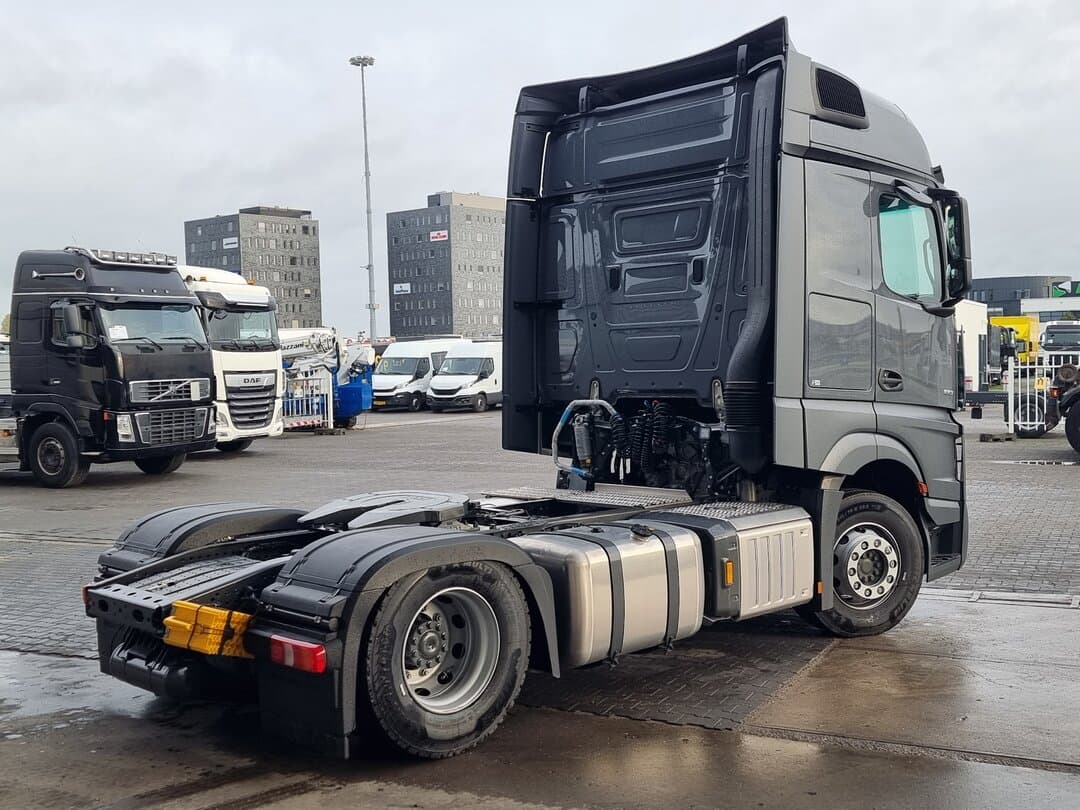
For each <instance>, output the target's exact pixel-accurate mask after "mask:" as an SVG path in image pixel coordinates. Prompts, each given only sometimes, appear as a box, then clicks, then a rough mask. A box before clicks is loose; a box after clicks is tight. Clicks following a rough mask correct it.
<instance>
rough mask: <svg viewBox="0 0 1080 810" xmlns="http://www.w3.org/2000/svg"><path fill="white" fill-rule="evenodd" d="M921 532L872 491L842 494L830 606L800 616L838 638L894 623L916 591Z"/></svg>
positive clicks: (891, 502)
mask: <svg viewBox="0 0 1080 810" xmlns="http://www.w3.org/2000/svg"><path fill="white" fill-rule="evenodd" d="M925 568H926V555H925V552H924V550H923V540H922V535H921V534H920V532H919V529H918V527H917V526H916V525H915V521H914V520H912V518H911V515H909V514H908V513H907V510H906V509H904V507H902V506H901V505H900V504H899V503H897V502H896V501H894V500H893V499H892V498H888V497H886V496H885V495H880V494H878V493H876V492H851V493H848V494H846V495H845V497H844V500H843V503H842V504H841V506H840V514H839V516H838V519H837V523H836V542H835V544H834V546H833V571H832V577H833V593H834V599H833V606H832V608H831V609H829V610H821V611H815V610H812V609H811V608H809V607H808V606H806V605H804V606H802V607H801V608H800V609H799V613H800V615H802V616H803V618H805V619H807V620H809V621H811V622H813V623H814V624H817V625H818V626H820V627H822V628H824V629H825V630H828V631H829V632H830V633H833V634H834V635H837V636H844V637H851V636H873V635H877V634H878V633H884V632H885V631H886V630H889V629H890V628H892V627H894V626H896V625H897V624H898V623H899V622H900V620H901V619H903V618H904V616H906V615H907V612H908V611H909V610H910V609H911V606H912V605H913V604H915V598H916V597H917V596H918V595H919V588H920V587H921V586H922V577H923V571H924V570H925Z"/></svg>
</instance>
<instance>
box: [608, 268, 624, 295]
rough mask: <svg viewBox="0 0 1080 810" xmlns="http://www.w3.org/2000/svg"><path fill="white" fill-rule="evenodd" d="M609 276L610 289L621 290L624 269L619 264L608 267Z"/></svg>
mask: <svg viewBox="0 0 1080 810" xmlns="http://www.w3.org/2000/svg"><path fill="white" fill-rule="evenodd" d="M607 274H608V275H607V283H608V287H610V288H611V289H612V290H617V289H619V287H621V286H622V267H621V266H620V265H617V264H612V265H608V269H607Z"/></svg>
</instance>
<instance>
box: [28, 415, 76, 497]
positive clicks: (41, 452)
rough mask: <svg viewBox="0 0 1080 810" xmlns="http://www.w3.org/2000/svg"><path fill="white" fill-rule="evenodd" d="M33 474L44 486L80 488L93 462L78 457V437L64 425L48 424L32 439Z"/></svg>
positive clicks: (31, 465)
mask: <svg viewBox="0 0 1080 810" xmlns="http://www.w3.org/2000/svg"><path fill="white" fill-rule="evenodd" d="M29 451H30V459H29V462H30V471H31V472H33V474H34V477H35V478H36V479H37V480H38V483H39V484H41V485H42V486H46V487H51V488H53V489H63V488H64V487H77V486H78V485H79V484H81V483H82V482H83V481H85V480H86V474H87V473H88V472H89V471H90V462H88V461H85V460H83V459H82V458H80V457H79V444H78V441H76V439H75V434H74V433H72V431H71V429H70V428H69V427H68V426H67V425H65V424H63V423H62V422H49V423H47V424H44V425H42V426H41V427H39V428H38V429H37V430H35V431H34V433H33V435H32V436H31V437H30V447H29Z"/></svg>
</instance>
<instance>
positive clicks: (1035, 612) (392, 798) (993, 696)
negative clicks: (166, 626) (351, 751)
mask: <svg viewBox="0 0 1080 810" xmlns="http://www.w3.org/2000/svg"><path fill="white" fill-rule="evenodd" d="M1036 631H1037V632H1036ZM1078 637H1080V609H1077V608H1074V607H1069V606H1063V605H1056V606H1042V605H1034V604H1028V605H1020V606H1018V605H1015V604H1006V603H1003V602H1000V601H997V600H992V599H985V598H984V599H980V600H978V601H974V602H972V601H965V599H964V598H963V597H962V596H961V595H947V594H940V593H939V594H934V593H931V594H924V596H923V597H922V598H921V599H920V601H919V602H918V604H917V605H916V607H915V609H914V611H913V613H912V614H911V616H909V617H908V619H907V620H906V622H905V623H904V624H902V625H900V627H898V628H897V629H896V630H894V631H893V632H891V633H889V634H887V635H885V636H882V637H879V638H875V639H867V640H853V641H840V642H832V643H830V644H829V646H828V647H827V648H826V649H825V650H824V651H823V652H822V653H821V654H820V655H818V656H817V657H816V658H815V659H813V660H812V661H810V662H808V663H806V664H805V665H804V666H802V667H801V668H800V669H799V671H797V672H795V673H793V677H792V678H791V679H790V680H789V681H788V682H787V684H786V685H784V686H782V687H779V688H778V689H777V690H776V691H775V693H774V694H773V695H772V696H771V697H770V698H769V699H767V700H766V701H765V702H764V703H763V705H761V706H760V707H759V708H758V709H757V710H756V711H755V712H754V713H752V714H750V715H749V717H747V718H746V719H745V721H744V722H742V723H736V724H734V725H733V730H728V731H724V730H709V729H705V728H701V727H697V726H692V725H680V724H674V723H660V722H649V721H641V720H631V719H626V718H624V717H619V716H607V717H601V716H597V715H592V714H585V713H581V712H566V711H557V710H553V709H549V708H536V707H525V706H519V707H518V708H516V709H515V710H514V711H513V712H512V714H511V716H510V718H509V719H508V721H507V723H506V724H505V725H504V726H503V727H502V728H501V729H499V731H498V732H497V733H496V735H495V736H494V737H493V738H491V739H490V740H489V741H487V742H486V743H485V744H484V745H483V746H482V747H481V748H480V749H479V750H477V751H474V752H472V753H470V754H468V755H466V756H464V757H460V758H457V759H452V760H448V761H443V762H433V763H418V762H412V761H408V760H403V759H399V758H386V757H385V756H384V755H379V754H376V753H374V752H373V753H371V754H370V755H369V756H366V757H363V758H361V759H358V760H354V761H352V762H348V763H338V762H327V761H324V760H321V759H319V758H316V757H313V756H311V755H309V754H307V753H305V752H303V751H296V750H290V749H288V748H286V747H284V746H282V745H281V744H278V743H275V742H274V741H272V740H267V739H264V738H263V737H262V736H261V735H260V733H259V728H258V716H257V712H256V711H255V710H254V709H253V708H252V707H249V706H222V705H215V704H202V705H196V706H180V705H177V704H173V703H170V702H167V701H163V700H159V699H155V698H153V697H152V696H149V695H147V694H145V693H142V692H140V691H139V690H136V689H133V688H131V687H127V686H125V685H123V684H120V683H117V682H115V681H111V680H109V679H106V678H104V677H102V676H100V675H98V673H97V667H96V664H95V663H94V662H91V661H87V660H84V659H83V660H80V659H68V658H62V657H55V656H41V655H34V654H26V653H10V652H8V653H0V763H2V765H3V767H2V768H0V807H4V808H8V807H11V808H16V807H17V808H38V807H40V808H55V807H111V808H142V807H165V808H198V809H199V810H206V809H207V808H217V809H224V808H232V810H238V809H239V808H246V807H261V806H272V807H282V808H309V807H310V808H314V807H325V806H328V805H332V806H378V807H455V808H460V807H463V806H466V807H474V806H475V807H534V806H544V807H658V806H665V807H716V806H736V807H784V808H798V807H822V806H829V807H861V808H866V807H913V806H934V807H942V808H951V807H957V808H961V807H1016V806H1018V805H1023V806H1028V807H1069V806H1076V802H1077V800H1078V799H1080V743H1078V740H1080V733H1078V732H1080V721H1078V719H1077V713H1076V711H1075V707H1076V706H1078V705H1080V697H1078V694H1077V689H1078V687H1077V685H1076V682H1077V674H1078V672H1080V662H1078V661H1077V660H1076V656H1075V655H1073V654H1072V653H1074V652H1075V651H1076V650H1077V649H1080V647H1078V645H1077V642H1078ZM1047 639H1053V643H1047V641H1046V640H1047ZM572 688H573V686H572V685H571V684H569V683H568V684H567V689H572ZM614 691H615V692H616V693H617V691H618V690H614ZM614 714H617V712H615V713H614Z"/></svg>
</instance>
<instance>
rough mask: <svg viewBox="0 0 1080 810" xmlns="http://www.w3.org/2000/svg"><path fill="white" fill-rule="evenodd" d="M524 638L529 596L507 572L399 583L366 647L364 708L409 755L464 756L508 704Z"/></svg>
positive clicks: (482, 565)
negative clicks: (526, 600) (366, 708)
mask: <svg viewBox="0 0 1080 810" xmlns="http://www.w3.org/2000/svg"><path fill="white" fill-rule="evenodd" d="M529 633H530V628H529V610H528V607H527V606H526V604H525V595H524V594H523V593H522V590H521V586H520V585H518V583H517V580H516V579H515V578H514V575H513V574H512V573H511V572H510V571H509V569H507V568H506V567H505V566H503V565H500V564H498V563H487V562H471V563H460V564H455V565H450V566H446V567H443V568H433V569H430V570H429V571H427V572H426V573H424V574H423V575H422V576H420V577H419V578H418V579H417V578H408V579H406V580H402V581H400V582H398V583H397V584H396V585H394V586H393V587H392V588H391V589H390V591H389V592H388V593H387V595H386V597H385V598H384V600H383V604H382V607H381V608H380V609H379V612H378V614H377V615H376V617H375V621H374V623H373V625H372V629H371V632H370V635H369V638H368V641H367V645H366V662H365V665H366V666H365V668H366V679H365V686H366V695H364V697H366V703H367V706H368V708H369V709H370V711H371V713H372V714H374V716H375V718H376V720H377V721H378V723H379V725H380V726H381V727H382V729H383V731H384V732H385V733H386V736H387V737H388V738H389V740H390V741H391V742H392V743H393V744H394V745H396V746H397V747H398V748H400V749H401V750H403V751H405V752H406V753H409V754H411V755H413V756H418V757H424V758H427V759H441V758H443V757H450V756H454V755H455V754H460V753H461V752H463V751H466V750H468V749H470V748H472V747H473V746H475V745H477V744H478V743H479V742H480V741H481V740H483V739H484V738H485V737H487V736H488V735H490V734H491V733H492V732H493V731H494V730H495V728H496V727H497V726H498V725H499V723H501V722H502V721H503V718H504V717H505V716H506V713H507V712H508V711H509V710H510V707H511V706H513V704H514V700H515V699H516V698H517V695H518V692H519V691H520V690H521V684H522V683H523V682H524V680H525V670H526V668H527V666H528V658H529Z"/></svg>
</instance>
